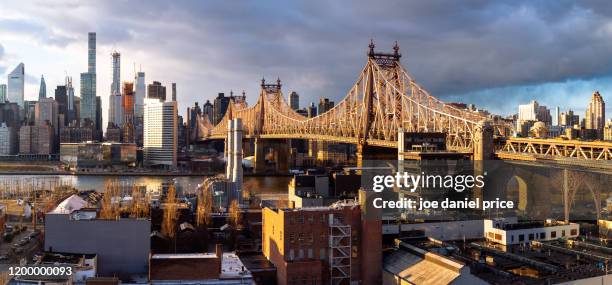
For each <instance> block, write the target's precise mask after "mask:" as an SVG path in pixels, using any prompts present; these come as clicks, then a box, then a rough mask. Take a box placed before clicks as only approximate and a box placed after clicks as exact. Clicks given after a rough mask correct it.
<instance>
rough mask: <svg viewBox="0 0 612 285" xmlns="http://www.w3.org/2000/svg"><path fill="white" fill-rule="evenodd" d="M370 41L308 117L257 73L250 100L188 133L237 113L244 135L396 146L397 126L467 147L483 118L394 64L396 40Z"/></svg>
mask: <svg viewBox="0 0 612 285" xmlns="http://www.w3.org/2000/svg"><path fill="white" fill-rule="evenodd" d="M374 47H375V46H374V44H373V43H370V45H369V48H370V49H369V52H368V58H367V61H366V64H365V66H364V67H363V69H362V70H361V72H360V73H359V75H358V77H357V81H356V82H355V84H353V86H352V88H351V89H350V90H349V91H348V93H347V94H346V96H345V97H344V99H343V100H342V101H340V102H339V103H338V104H337V105H336V106H334V107H333V108H332V109H331V110H329V111H327V112H325V113H323V114H319V115H318V116H316V117H313V118H307V117H304V116H302V115H300V114H298V113H296V112H295V111H294V110H292V109H291V108H290V106H289V104H287V102H286V101H285V99H284V96H283V94H282V91H281V87H282V86H281V82H280V80H277V82H276V83H275V84H266V82H265V80H263V79H262V82H261V89H260V93H259V98H258V100H257V103H256V104H255V105H253V106H251V107H247V106H246V105H244V104H241V105H237V104H234V103H233V102H231V103H230V105H229V107H228V109H227V111H226V113H225V116H224V117H223V119H222V120H221V121H220V122H219V124H217V125H216V126H213V125H212V124H211V122H209V121H208V120H207V119H205V118H204V119H199V120H198V126H197V131H196V132H195V133H194V135H193V137H195V138H194V139H197V140H207V139H222V138H224V137H225V135H226V133H227V122H228V120H231V119H235V118H241V119H242V122H243V124H244V125H243V131H244V136H245V137H246V138H279V139H281V138H282V139H285V138H299V139H316V140H324V141H332V142H345V143H354V144H367V145H372V146H380V147H389V148H397V139H398V131H399V130H401V129H403V130H404V131H407V132H443V133H446V134H447V145H448V148H449V149H451V150H458V151H467V152H471V151H472V149H473V141H474V131H475V130H477V128H478V127H479V125H481V124H484V123H485V121H487V118H486V117H485V116H483V115H481V114H479V113H475V112H471V111H468V110H463V109H458V108H456V107H454V106H452V105H449V104H446V103H444V102H442V101H441V100H439V99H437V98H436V97H433V96H432V95H431V94H429V92H427V91H426V90H425V89H424V88H422V87H421V86H420V85H419V84H418V83H417V82H416V81H415V80H414V79H413V78H412V77H411V76H410V75H409V73H408V72H407V71H406V69H404V67H403V66H402V65H401V64H400V61H399V60H400V57H401V54H400V53H399V47H398V45H397V43H396V44H395V46H394V47H393V52H392V53H379V52H375V51H374ZM488 124H490V125H492V126H493V127H494V130H495V134H496V135H501V136H506V135H508V134H510V132H512V131H513V127H512V126H511V125H508V124H505V123H501V122H500V123H497V122H488Z"/></svg>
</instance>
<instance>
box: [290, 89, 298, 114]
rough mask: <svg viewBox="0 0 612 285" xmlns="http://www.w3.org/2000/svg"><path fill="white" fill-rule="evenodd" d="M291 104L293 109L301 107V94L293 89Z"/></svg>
mask: <svg viewBox="0 0 612 285" xmlns="http://www.w3.org/2000/svg"><path fill="white" fill-rule="evenodd" d="M289 106H291V109H293V110H297V109H299V108H300V95H298V94H297V92H295V91H292V92H291V94H289Z"/></svg>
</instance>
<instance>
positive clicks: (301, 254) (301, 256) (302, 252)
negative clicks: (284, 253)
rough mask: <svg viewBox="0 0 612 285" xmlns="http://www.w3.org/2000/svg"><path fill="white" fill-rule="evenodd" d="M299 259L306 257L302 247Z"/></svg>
mask: <svg viewBox="0 0 612 285" xmlns="http://www.w3.org/2000/svg"><path fill="white" fill-rule="evenodd" d="M298 259H304V250H303V249H301V248H300V250H299V251H298Z"/></svg>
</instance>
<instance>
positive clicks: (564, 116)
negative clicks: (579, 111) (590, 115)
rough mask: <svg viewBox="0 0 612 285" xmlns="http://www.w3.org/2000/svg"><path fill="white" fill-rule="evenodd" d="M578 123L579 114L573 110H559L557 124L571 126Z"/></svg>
mask: <svg viewBox="0 0 612 285" xmlns="http://www.w3.org/2000/svg"><path fill="white" fill-rule="evenodd" d="M579 124H580V116H578V115H574V111H572V110H569V111H567V112H561V114H560V115H559V126H564V127H573V126H575V125H579Z"/></svg>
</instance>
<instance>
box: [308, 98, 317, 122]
mask: <svg viewBox="0 0 612 285" xmlns="http://www.w3.org/2000/svg"><path fill="white" fill-rule="evenodd" d="M316 116H317V107H316V106H315V104H314V102H310V106H308V118H312V117H316Z"/></svg>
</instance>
